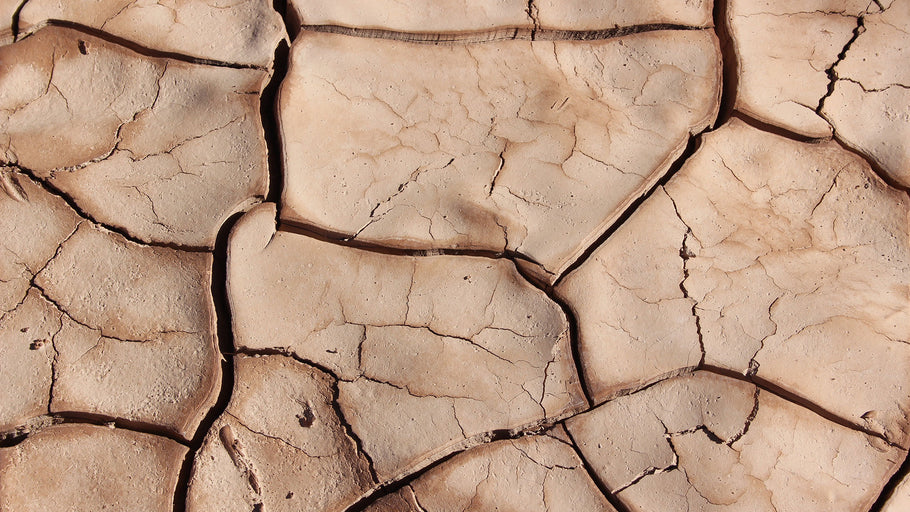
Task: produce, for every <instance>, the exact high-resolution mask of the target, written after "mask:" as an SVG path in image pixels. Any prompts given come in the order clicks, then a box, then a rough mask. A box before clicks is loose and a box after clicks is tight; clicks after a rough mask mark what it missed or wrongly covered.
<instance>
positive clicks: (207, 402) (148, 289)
mask: <svg viewBox="0 0 910 512" xmlns="http://www.w3.org/2000/svg"><path fill="white" fill-rule="evenodd" d="M0 177H2V182H3V185H4V187H3V193H0V229H2V232H3V233H5V234H6V235H5V237H4V238H3V239H2V240H0V253H2V254H3V257H2V258H0V260H2V263H0V274H2V275H0V281H2V282H0V297H2V302H3V304H2V306H0V307H2V310H0V311H2V316H0V342H2V343H0V355H2V357H0V368H2V370H3V374H4V375H6V376H9V377H11V378H6V379H4V386H6V387H7V389H6V391H5V392H2V393H0V397H2V398H0V405H2V406H0V411H2V412H0V427H2V430H9V429H11V428H14V427H16V426H19V425H23V424H25V423H27V422H28V420H29V419H30V418H32V417H34V416H35V415H37V414H46V413H48V412H52V413H58V412H64V413H65V412H74V413H83V414H95V415H101V416H102V417H114V418H123V419H126V420H129V421H132V422H140V423H147V424H153V425H155V426H157V427H160V428H164V429H167V430H169V431H172V432H174V433H176V434H178V435H182V436H184V437H192V434H193V432H194V431H195V429H196V427H197V426H198V424H199V421H200V420H201V419H202V416H203V415H204V414H205V411H206V409H207V408H208V407H210V406H211V405H212V404H213V402H214V400H215V397H216V395H217V392H218V388H219V385H220V365H219V362H218V358H219V356H218V353H217V349H216V346H215V345H216V344H215V335H214V310H213V306H212V302H211V296H210V295H209V289H210V283H211V273H210V268H211V265H212V256H211V255H210V254H208V253H185V252H181V251H176V250H173V249H166V248H159V247H148V246H141V245H138V244H135V243H133V242H130V241H128V240H125V239H123V237H121V236H120V235H118V234H115V233H112V232H110V231H108V230H105V229H103V228H100V227H98V226H97V225H94V224H92V223H91V222H89V221H87V220H84V219H82V218H80V217H78V216H77V215H76V214H75V213H74V212H73V211H72V210H71V209H70V208H69V207H68V206H67V205H66V203H65V202H64V201H63V200H62V199H60V198H59V197H57V196H54V195H52V194H50V193H49V192H47V191H45V190H44V189H43V188H42V187H40V186H39V185H38V184H37V183H36V182H34V181H32V180H31V179H29V178H28V177H27V176H24V175H22V174H20V173H17V172H15V171H14V170H11V169H4V170H2V174H0ZM16 376H20V377H21V379H22V380H20V379H19V378H15V377H16ZM10 386H12V387H10Z"/></svg>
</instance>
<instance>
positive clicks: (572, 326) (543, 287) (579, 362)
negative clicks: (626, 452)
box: [515, 265, 594, 412]
mask: <svg viewBox="0 0 910 512" xmlns="http://www.w3.org/2000/svg"><path fill="white" fill-rule="evenodd" d="M515 268H516V270H518V273H519V274H520V275H521V276H522V277H523V278H524V279H525V281H527V282H528V283H529V284H530V285H531V286H534V287H535V288H537V289H538V290H540V291H541V292H543V293H544V294H545V295H546V296H547V298H549V299H550V300H551V301H552V302H553V303H555V304H556V305H557V306H559V308H560V309H562V313H563V315H565V317H566V322H567V323H568V326H569V334H568V336H569V340H568V341H569V347H570V349H571V351H572V362H573V364H574V365H575V375H576V376H577V377H578V385H579V387H581V392H582V394H583V395H584V399H585V402H586V403H587V407H586V408H585V410H586V411H587V410H590V409H591V408H592V407H594V398H593V396H592V395H591V390H590V389H589V388H588V378H587V376H586V374H585V372H586V370H585V366H584V364H583V359H582V356H581V347H580V346H579V344H578V340H579V337H578V332H579V331H578V317H577V316H576V314H575V311H574V310H573V309H572V307H571V306H569V304H568V303H567V302H566V301H565V300H563V299H562V297H560V296H559V295H557V294H556V292H555V290H554V289H553V286H550V285H548V284H545V283H540V282H539V281H538V280H537V279H536V276H535V275H533V274H530V273H529V272H528V271H527V270H526V269H524V268H523V267H522V266H521V265H516V266H515ZM582 412H584V411H582Z"/></svg>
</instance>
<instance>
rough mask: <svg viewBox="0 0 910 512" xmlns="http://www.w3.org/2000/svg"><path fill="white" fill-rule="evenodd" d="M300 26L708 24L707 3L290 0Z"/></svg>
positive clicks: (411, 28) (422, 28) (415, 28)
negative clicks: (357, 0)
mask: <svg viewBox="0 0 910 512" xmlns="http://www.w3.org/2000/svg"><path fill="white" fill-rule="evenodd" d="M288 3H289V8H290V12H291V13H292V14H293V19H294V20H295V21H299V22H300V23H301V24H302V25H339V26H343V27H358V28H367V29H381V30H390V31H399V32H414V33H443V32H465V31H479V30H485V29H486V30H489V29H504V28H522V29H538V30H539V29H544V30H547V29H557V30H604V29H610V28H613V27H626V26H634V25H647V24H658V23H663V24H673V25H681V26H693V27H704V26H710V25H711V2H710V1H709V0H695V1H691V2H678V1H672V0H671V1H667V0H645V1H641V2H622V1H618V0H609V1H602V2H592V1H586V0H569V1H565V0H541V1H539V2H532V3H528V2H526V1H524V0H493V1H486V2H482V1H478V0H444V1H435V2H428V1H426V0H405V1H402V0H383V1H373V2H367V3H361V2H355V1H353V0H341V1H337V0H336V1H331V0H290V1H289V2H288Z"/></svg>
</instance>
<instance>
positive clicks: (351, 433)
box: [332, 378, 379, 484]
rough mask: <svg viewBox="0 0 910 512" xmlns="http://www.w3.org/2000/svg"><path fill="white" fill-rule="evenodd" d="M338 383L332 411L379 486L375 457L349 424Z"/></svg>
mask: <svg viewBox="0 0 910 512" xmlns="http://www.w3.org/2000/svg"><path fill="white" fill-rule="evenodd" d="M338 382H339V381H338V379H337V378H336V379H335V380H334V381H333V382H332V409H333V410H334V411H335V416H337V417H338V421H339V422H340V423H341V426H342V428H344V433H345V434H346V435H347V436H348V439H350V440H351V442H352V443H354V448H355V449H356V450H357V453H358V454H360V455H362V456H363V458H364V459H365V460H366V461H367V469H368V470H369V472H370V478H372V479H373V483H375V484H378V483H379V475H377V474H376V466H375V465H374V464H373V457H372V456H370V454H369V453H368V452H367V451H366V450H365V449H364V446H363V440H362V439H360V436H358V435H357V432H354V426H353V425H351V422H349V421H348V419H347V417H346V416H345V415H344V411H343V410H341V403H340V402H339V396H340V394H341V387H340V386H339V385H338Z"/></svg>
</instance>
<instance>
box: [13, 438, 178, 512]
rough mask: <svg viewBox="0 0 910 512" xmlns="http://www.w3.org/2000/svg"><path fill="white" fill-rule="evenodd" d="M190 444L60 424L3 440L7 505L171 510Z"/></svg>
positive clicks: (20, 511)
mask: <svg viewBox="0 0 910 512" xmlns="http://www.w3.org/2000/svg"><path fill="white" fill-rule="evenodd" d="M186 453H187V448H186V447H185V446H182V445H180V444H178V443H176V442H174V441H172V440H170V439H167V438H164V437H160V436H153V435H149V434H142V433H139V432H133V431H129V430H121V429H116V428H108V427H100V426H92V425H59V426H53V427H49V428H47V429H45V430H42V431H40V432H37V433H35V434H33V435H31V436H29V437H28V438H26V439H25V440H24V441H22V442H21V443H19V444H17V445H16V446H13V447H10V448H0V474H2V475H3V485H0V504H3V509H4V510H15V511H17V512H30V511H35V512H45V511H48V510H136V511H140V510H141V511H144V512H145V511H148V512H170V511H171V510H173V508H174V498H173V496H174V492H175V490H176V488H177V478H178V475H179V472H180V466H181V464H182V462H183V459H184V457H185V456H186Z"/></svg>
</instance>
